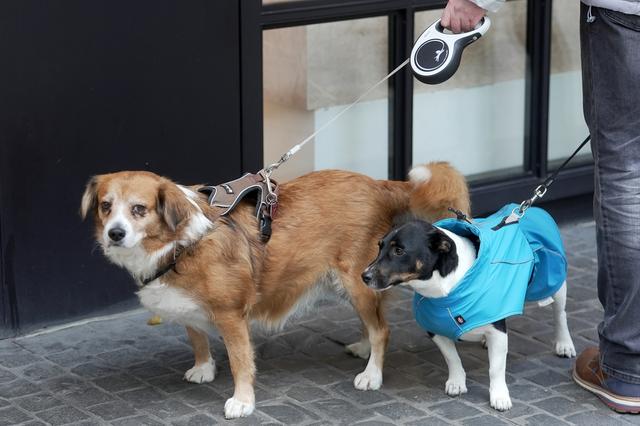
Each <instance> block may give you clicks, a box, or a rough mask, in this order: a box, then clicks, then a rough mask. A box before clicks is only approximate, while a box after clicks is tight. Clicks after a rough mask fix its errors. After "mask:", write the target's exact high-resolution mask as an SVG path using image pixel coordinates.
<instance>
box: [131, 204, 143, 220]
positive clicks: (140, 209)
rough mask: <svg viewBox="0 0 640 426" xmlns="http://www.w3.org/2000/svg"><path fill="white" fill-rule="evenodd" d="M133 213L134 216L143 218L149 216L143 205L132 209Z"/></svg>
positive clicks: (137, 205)
mask: <svg viewBox="0 0 640 426" xmlns="http://www.w3.org/2000/svg"><path fill="white" fill-rule="evenodd" d="M131 213H133V215H134V216H140V217H142V216H144V215H145V214H147V208H146V207H145V206H143V205H142V204H136V205H135V206H133V207H131Z"/></svg>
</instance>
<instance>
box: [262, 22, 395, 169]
mask: <svg viewBox="0 0 640 426" xmlns="http://www.w3.org/2000/svg"><path fill="white" fill-rule="evenodd" d="M387 49H388V48H387V18H386V17H380V18H367V19H358V20H351V21H340V22H331V23H323V24H316V25H307V26H300V27H289V28H279V29H273V30H266V31H264V32H263V70H264V71H263V87H264V104H263V105H264V159H265V163H267V164H268V163H271V162H273V161H275V160H277V159H278V158H279V157H280V156H281V155H282V154H283V153H284V152H285V151H287V150H288V149H289V148H290V147H291V146H293V145H295V144H296V143H298V142H300V141H301V140H302V139H304V138H305V137H306V136H308V135H309V134H311V133H313V132H314V131H315V130H316V129H318V128H319V127H320V126H322V125H323V123H325V122H326V121H328V120H329V119H331V118H332V117H333V116H334V115H335V114H337V113H338V112H340V111H341V110H342V109H343V108H344V107H345V106H346V105H348V104H350V103H351V102H352V101H353V100H354V99H356V98H357V97H358V96H359V95H360V94H361V93H363V92H364V91H365V90H367V89H368V88H369V87H370V86H372V85H373V84H375V83H376V82H377V81H378V80H380V79H381V78H382V77H383V76H385V75H386V74H387V72H388V70H387V57H388V53H387V52H388V50H387ZM387 92H388V90H387V87H386V86H385V85H382V87H380V88H378V89H377V90H376V91H374V92H373V93H371V94H370V95H369V96H368V97H367V99H366V100H364V101H363V102H362V103H360V104H358V105H357V106H356V107H354V108H353V109H352V110H350V111H349V112H347V113H346V114H345V115H344V116H342V117H341V118H340V119H339V120H337V121H336V122H334V123H333V124H332V125H331V126H329V127H328V128H327V129H326V130H325V131H323V132H322V133H321V134H319V135H318V137H317V138H316V141H315V143H309V144H307V145H306V146H305V148H303V149H302V150H301V151H300V152H299V153H298V154H297V155H296V156H295V157H294V158H293V159H292V160H290V162H288V163H287V166H286V167H282V168H281V169H280V170H279V171H278V172H277V174H276V176H275V177H276V178H277V179H280V180H287V179H290V178H292V177H295V176H299V175H301V174H304V173H306V172H309V171H311V170H318V169H326V168H340V169H347V170H353V171H358V172H361V173H365V174H367V175H369V176H372V177H375V178H387V175H388V171H387V170H388V127H387V120H388V118H387V117H388V101H387V96H388V94H387Z"/></svg>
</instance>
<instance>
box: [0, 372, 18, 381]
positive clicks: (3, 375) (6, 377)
mask: <svg viewBox="0 0 640 426" xmlns="http://www.w3.org/2000/svg"><path fill="white" fill-rule="evenodd" d="M15 379H16V375H15V374H13V373H12V372H11V371H8V370H5V369H4V368H0V384H2V383H6V382H10V381H12V380H15Z"/></svg>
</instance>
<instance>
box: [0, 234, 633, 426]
mask: <svg viewBox="0 0 640 426" xmlns="http://www.w3.org/2000/svg"><path fill="white" fill-rule="evenodd" d="M562 228H563V229H562V230H563V234H564V236H565V242H566V245H567V252H568V255H569V263H570V274H569V275H570V281H569V290H568V306H567V310H568V312H569V326H570V329H571V332H572V335H573V338H574V342H575V344H576V347H577V349H578V351H579V350H581V349H583V348H584V347H586V346H588V345H593V344H595V341H596V331H595V326H596V324H597V323H598V321H599V319H600V318H601V315H602V314H601V308H600V306H599V304H598V301H597V299H596V289H595V280H594V277H595V271H596V263H595V247H594V244H595V243H594V226H593V223H592V222H584V223H578V224H570V225H566V226H563V227H562ZM395 296H396V297H395V298H394V301H393V302H392V303H391V304H390V306H389V309H388V313H387V318H388V320H389V322H390V323H391V327H392V334H391V342H390V348H389V352H388V355H387V359H386V363H385V371H384V385H383V387H382V389H381V390H379V391H368V392H362V391H357V390H355V389H354V388H353V384H352V382H353V378H354V377H355V375H356V374H357V373H358V372H360V371H361V370H362V369H363V368H364V366H365V361H364V360H362V359H359V358H353V357H351V356H349V355H347V354H346V353H344V348H343V345H344V344H345V343H352V342H354V341H356V340H357V339H358V338H359V332H360V327H359V322H358V320H357V319H356V318H355V315H354V313H353V311H352V310H351V309H350V308H349V307H348V306H341V305H336V304H335V303H322V304H320V306H319V307H318V308H317V309H315V310H314V311H313V312H311V313H309V314H308V315H306V316H305V317H303V318H302V319H301V320H299V321H296V322H295V323H291V324H290V325H289V326H288V327H287V328H286V329H285V330H284V331H283V332H281V333H278V334H276V335H269V334H266V333H262V332H260V331H259V330H256V331H255V333H254V342H255V345H256V352H257V354H256V357H257V365H258V378H257V385H256V399H257V407H256V411H255V413H254V414H253V416H251V417H249V418H246V419H241V420H236V421H233V423H234V424H242V425H244V424H282V423H285V424H338V423H341V424H361V425H383V424H407V425H414V424H425V425H441V424H459V425H474V426H480V425H500V424H509V423H513V424H519V425H535V424H540V425H557V424H558V425H559V424H570V423H573V424H579V425H592V424H593V425H595V424H597V425H599V426H604V425H608V424H627V422H629V423H635V424H640V416H621V415H617V414H615V413H613V412H612V411H610V410H608V409H607V408H605V407H604V406H603V405H602V404H600V403H599V401H598V400H597V399H596V398H595V397H594V396H592V395H591V394H589V393H587V392H585V391H583V390H581V389H580V388H578V387H577V386H576V385H574V384H573V382H572V380H571V376H570V371H569V370H570V366H571V361H569V360H567V359H561V358H557V357H556V356H554V355H553V354H552V351H551V344H550V340H551V339H552V335H553V328H552V313H551V307H545V308H538V307H536V308H532V309H528V310H527V315H526V316H524V317H518V318H512V319H510V320H509V321H508V323H507V324H508V327H509V329H510V337H509V346H510V350H509V363H508V366H507V371H508V374H507V381H508V383H509V389H510V391H511V396H512V398H513V400H514V406H513V409H512V410H510V411H508V412H506V413H503V414H501V413H498V412H496V411H494V410H492V409H491V408H490V407H489V403H488V400H489V392H488V365H487V355H486V351H485V350H484V349H482V347H481V346H479V345H478V344H462V345H460V346H461V349H460V354H461V357H462V360H463V363H464V364H465V367H466V369H467V375H468V376H467V377H468V388H469V392H468V393H467V394H466V395H464V396H462V397H458V398H451V397H448V396H447V395H445V393H444V383H445V379H446V370H445V365H444V362H443V359H442V356H441V355H440V353H439V351H438V350H437V349H436V348H435V346H434V345H433V343H431V341H430V340H429V339H428V338H427V337H426V335H425V334H424V333H423V332H422V330H420V329H419V328H418V326H417V325H416V324H415V323H414V321H413V319H412V314H411V305H410V298H411V294H410V293H409V292H407V291H404V290H401V289H396V291H395ZM148 318H149V315H148V314H147V313H142V312H133V313H129V314H125V315H123V316H121V317H119V318H117V319H111V320H108V321H97V322H92V323H89V324H85V325H79V326H76V327H72V328H68V329H64V330H61V331H56V332H52V333H47V334H43V335H40V336H36V337H26V338H19V339H15V340H4V341H0V425H13V424H20V423H22V424H28V425H38V424H53V425H61V424H67V423H73V424H78V425H80V424H81V425H90V424H113V425H157V424H173V425H204V424H213V423H224V422H226V421H225V420H224V418H223V416H222V413H223V405H224V401H225V400H226V398H228V397H230V396H231V394H232V380H231V376H230V371H229V364H228V361H227V357H226V351H225V350H224V347H223V345H222V342H221V341H220V339H219V337H218V336H215V335H213V336H212V338H213V339H212V340H213V342H212V343H213V347H214V348H215V350H216V353H217V360H218V366H219V371H218V375H217V377H216V379H215V381H214V382H212V383H210V384H204V385H195V384H191V383H187V382H185V381H183V380H182V375H183V373H184V371H185V370H186V369H188V368H190V367H191V366H192V354H191V349H190V347H189V346H188V344H187V340H186V336H185V333H184V330H183V329H182V328H181V327H178V326H175V325H170V324H163V325H160V326H156V327H150V326H148V325H146V320H147V319H148Z"/></svg>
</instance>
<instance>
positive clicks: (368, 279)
mask: <svg viewBox="0 0 640 426" xmlns="http://www.w3.org/2000/svg"><path fill="white" fill-rule="evenodd" d="M372 279H373V272H371V271H369V270H366V271H364V272H363V273H362V281H364V283H365V284H369V283H370V282H371V280H372Z"/></svg>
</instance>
